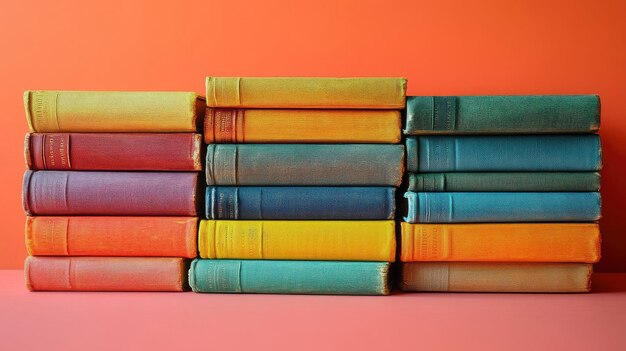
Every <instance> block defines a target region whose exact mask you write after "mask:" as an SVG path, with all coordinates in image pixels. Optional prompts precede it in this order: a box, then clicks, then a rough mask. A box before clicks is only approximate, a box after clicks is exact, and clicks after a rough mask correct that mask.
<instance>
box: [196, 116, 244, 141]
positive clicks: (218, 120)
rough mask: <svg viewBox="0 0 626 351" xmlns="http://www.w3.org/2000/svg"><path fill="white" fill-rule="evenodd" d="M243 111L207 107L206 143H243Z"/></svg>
mask: <svg viewBox="0 0 626 351" xmlns="http://www.w3.org/2000/svg"><path fill="white" fill-rule="evenodd" d="M244 115H245V111H244V110H243V109H234V108H207V117H208V118H207V119H206V122H205V124H206V126H205V141H206V143H207V144H208V143H212V142H215V143H243V142H244V136H243V121H244Z"/></svg>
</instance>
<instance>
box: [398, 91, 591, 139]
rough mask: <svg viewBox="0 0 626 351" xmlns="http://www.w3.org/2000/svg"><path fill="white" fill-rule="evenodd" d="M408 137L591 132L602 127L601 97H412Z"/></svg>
mask: <svg viewBox="0 0 626 351" xmlns="http://www.w3.org/2000/svg"><path fill="white" fill-rule="evenodd" d="M406 115H407V117H406V126H405V128H404V133H405V134H409V135H420V134H478V133H485V134H544V133H590V132H596V131H598V129H599V128H600V97H599V96H598V95H518V96H497V95H494V96H409V97H407V102H406Z"/></svg>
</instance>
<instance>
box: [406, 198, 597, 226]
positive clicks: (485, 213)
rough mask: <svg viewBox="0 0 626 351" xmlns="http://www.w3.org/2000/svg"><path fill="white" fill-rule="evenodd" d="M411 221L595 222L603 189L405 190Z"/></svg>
mask: <svg viewBox="0 0 626 351" xmlns="http://www.w3.org/2000/svg"><path fill="white" fill-rule="evenodd" d="M405 198H406V199H407V202H408V214H407V216H406V217H405V221H406V222H409V223H481V222H595V221H597V220H599V219H600V193H597V192H577V193H575V192H570V193H509V192H502V193H497V192H492V193H478V192H476V193H474V192H467V193H449V192H440V193H414V192H407V193H405Z"/></svg>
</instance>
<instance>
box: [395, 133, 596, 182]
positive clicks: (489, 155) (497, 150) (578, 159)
mask: <svg viewBox="0 0 626 351" xmlns="http://www.w3.org/2000/svg"><path fill="white" fill-rule="evenodd" d="M411 139H412V137H411V138H408V139H407V145H408V144H409V143H415V142H416V141H413V140H411ZM408 140H411V142H409V141H408ZM417 143H418V144H419V145H418V147H417V148H413V149H412V150H409V151H413V150H416V149H417V151H419V153H418V156H417V159H418V160H419V161H418V167H417V169H415V168H413V169H409V171H411V172H420V173H421V172H426V173H428V172H542V171H544V172H557V171H565V172H567V171H569V172H594V171H598V170H600V168H601V166H602V162H601V148H600V137H599V136H598V135H595V134H589V135H544V136H533V135H514V136H467V135H466V136H424V137H419V138H417ZM415 157H416V156H415V155H409V156H408V157H407V159H415Z"/></svg>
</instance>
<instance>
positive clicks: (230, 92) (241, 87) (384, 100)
mask: <svg viewBox="0 0 626 351" xmlns="http://www.w3.org/2000/svg"><path fill="white" fill-rule="evenodd" d="M206 93H207V95H206V96H207V106H209V107H260V108H357V109H358V108H369V109H396V110H399V109H403V108H404V107H405V101H406V79H404V78H284V77H281V78H249V77H207V79H206Z"/></svg>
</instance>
